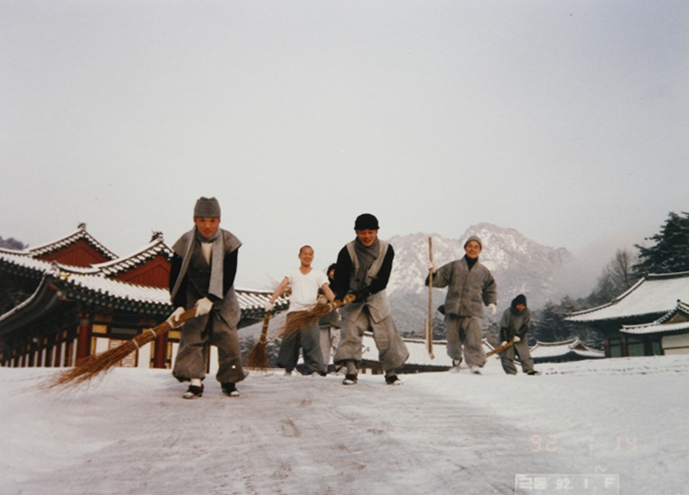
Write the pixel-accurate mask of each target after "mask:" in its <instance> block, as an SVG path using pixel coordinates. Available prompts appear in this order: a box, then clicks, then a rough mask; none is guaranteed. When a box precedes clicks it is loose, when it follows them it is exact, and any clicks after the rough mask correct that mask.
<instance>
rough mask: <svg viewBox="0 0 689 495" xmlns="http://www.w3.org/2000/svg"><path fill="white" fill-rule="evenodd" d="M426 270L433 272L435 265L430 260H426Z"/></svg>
mask: <svg viewBox="0 0 689 495" xmlns="http://www.w3.org/2000/svg"><path fill="white" fill-rule="evenodd" d="M428 271H429V272H431V273H435V265H434V264H433V262H432V261H429V262H428Z"/></svg>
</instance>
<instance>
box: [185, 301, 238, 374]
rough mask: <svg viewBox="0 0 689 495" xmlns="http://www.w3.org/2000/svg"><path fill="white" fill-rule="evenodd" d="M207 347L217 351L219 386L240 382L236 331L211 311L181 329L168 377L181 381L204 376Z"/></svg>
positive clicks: (190, 321)
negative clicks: (179, 339)
mask: <svg viewBox="0 0 689 495" xmlns="http://www.w3.org/2000/svg"><path fill="white" fill-rule="evenodd" d="M209 345H214V346H216V347H217V348H218V364H219V368H218V373H217V374H216V378H217V380H218V381H219V382H220V383H226V382H232V383H237V382H241V381H242V380H244V378H245V375H244V370H243V369H242V356H241V351H240V348H239V337H238V336H237V330H236V329H234V328H230V326H229V325H227V323H225V320H224V319H222V318H220V316H218V315H217V314H215V312H214V311H211V313H210V314H208V315H204V316H200V317H198V318H192V319H191V320H189V321H187V322H186V323H185V324H184V325H183V326H182V339H181V341H180V343H179V350H178V351H177V357H176V359H175V366H174V367H173V369H172V375H173V376H174V377H175V378H177V379H178V380H179V381H181V382H185V381H189V380H191V379H192V378H200V379H201V380H203V379H204V378H205V377H206V368H207V367H208V362H207V359H206V356H207V355H208V354H207V350H206V348H207V347H208V346H209Z"/></svg>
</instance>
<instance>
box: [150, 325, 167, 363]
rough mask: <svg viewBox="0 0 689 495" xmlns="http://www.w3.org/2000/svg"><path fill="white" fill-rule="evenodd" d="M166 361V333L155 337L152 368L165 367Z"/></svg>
mask: <svg viewBox="0 0 689 495" xmlns="http://www.w3.org/2000/svg"><path fill="white" fill-rule="evenodd" d="M166 363H167V333H164V334H162V335H158V337H156V339H155V354H154V357H153V367H154V368H165V367H166V366H165V365H166Z"/></svg>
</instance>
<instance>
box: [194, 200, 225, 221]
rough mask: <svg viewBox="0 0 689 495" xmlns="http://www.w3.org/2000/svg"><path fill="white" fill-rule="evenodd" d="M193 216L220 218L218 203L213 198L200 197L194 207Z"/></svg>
mask: <svg viewBox="0 0 689 495" xmlns="http://www.w3.org/2000/svg"><path fill="white" fill-rule="evenodd" d="M194 216H195V217H218V218H220V203H218V200H217V199H215V198H204V197H200V198H199V199H198V200H196V206H194Z"/></svg>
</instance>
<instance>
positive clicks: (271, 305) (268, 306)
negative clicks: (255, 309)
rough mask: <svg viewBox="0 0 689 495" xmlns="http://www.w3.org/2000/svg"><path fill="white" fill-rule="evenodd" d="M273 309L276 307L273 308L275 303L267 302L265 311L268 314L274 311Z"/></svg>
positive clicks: (264, 307)
mask: <svg viewBox="0 0 689 495" xmlns="http://www.w3.org/2000/svg"><path fill="white" fill-rule="evenodd" d="M273 307H274V306H273V303H271V302H270V301H268V302H266V303H265V305H264V306H263V309H265V310H266V313H270V312H271V311H273Z"/></svg>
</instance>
